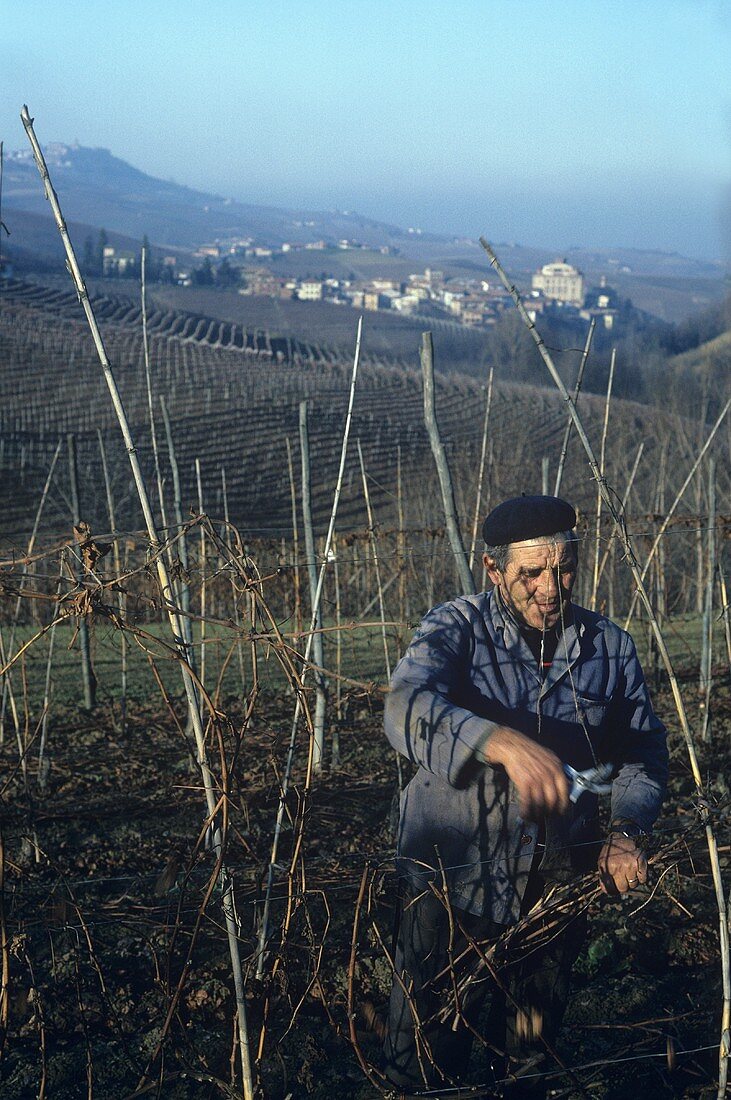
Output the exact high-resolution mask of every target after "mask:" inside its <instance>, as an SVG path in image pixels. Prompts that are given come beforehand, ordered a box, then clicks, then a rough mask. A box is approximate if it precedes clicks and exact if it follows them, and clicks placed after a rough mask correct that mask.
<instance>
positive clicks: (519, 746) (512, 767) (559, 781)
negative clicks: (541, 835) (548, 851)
mask: <svg viewBox="0 0 731 1100" xmlns="http://www.w3.org/2000/svg"><path fill="white" fill-rule="evenodd" d="M483 755H484V757H485V759H486V760H487V762H488V764H500V765H502V767H503V768H505V771H506V772H507V773H508V778H509V779H510V780H512V782H513V783H514V784H515V789H516V790H517V792H518V801H519V803H520V813H521V816H522V817H524V818H525V819H526V820H528V821H537V820H538V818H539V817H541V816H542V815H543V814H547V813H559V814H563V813H566V811H567V810H568V808H569V804H570V803H569V781H568V778H567V776H566V773H565V771H564V770H563V764H562V763H561V761H560V760H559V758H558V757H557V756H556V754H555V752H551V750H550V749H546V748H544V747H543V746H542V745H539V744H538V743H537V742H536V741H531V739H530V737H526V736H525V734H523V733H518V731H517V730H513V729H510V727H509V726H500V727H499V728H498V729H496V730H495V732H494V733H492V734H490V737H489V738H488V740H487V744H486V745H485V747H484V749H483Z"/></svg>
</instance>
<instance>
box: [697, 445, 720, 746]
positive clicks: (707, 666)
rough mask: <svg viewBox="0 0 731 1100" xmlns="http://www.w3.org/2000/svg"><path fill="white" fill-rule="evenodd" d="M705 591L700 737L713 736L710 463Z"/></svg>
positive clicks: (711, 465) (711, 467)
mask: <svg viewBox="0 0 731 1100" xmlns="http://www.w3.org/2000/svg"><path fill="white" fill-rule="evenodd" d="M705 574H706V591H705V598H704V601H703V638H702V648H701V682H700V690H701V694H702V701H701V706H702V708H703V714H702V718H703V721H702V725H701V738H702V739H703V740H704V741H709V740H710V737H711V692H712V688H713V589H714V588H715V586H716V463H715V461H714V459H712V458H711V459H709V461H708V530H707V533H706V569H705Z"/></svg>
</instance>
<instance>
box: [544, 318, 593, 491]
mask: <svg viewBox="0 0 731 1100" xmlns="http://www.w3.org/2000/svg"><path fill="white" fill-rule="evenodd" d="M595 326H596V318H595V317H592V319H591V321H590V322H589V331H588V332H587V334H586V342H585V343H584V350H583V352H582V354H581V362H580V363H579V371H578V374H577V375H576V382H575V383H574V393H573V397H572V398H571V400H572V401H573V403H574V407H575V406H576V403H577V401H578V400H579V394H580V393H581V383H582V382H583V380H584V370H585V368H586V361H587V359H588V358H589V352H590V351H591V341H592V337H593V336H594V328H595ZM573 426H574V422H573V420H572V419H571V415H570V414H569V416H568V418H567V420H566V428H565V429H564V433H563V443H562V444H561V454H560V455H559V458H558V469H557V470H556V484H555V485H554V487H553V495H554V496H556V497H557V496H558V495H559V493H560V492H561V482H562V481H563V470H564V466H565V465H566V455H567V454H568V450H569V440H570V439H571V429H572V428H573Z"/></svg>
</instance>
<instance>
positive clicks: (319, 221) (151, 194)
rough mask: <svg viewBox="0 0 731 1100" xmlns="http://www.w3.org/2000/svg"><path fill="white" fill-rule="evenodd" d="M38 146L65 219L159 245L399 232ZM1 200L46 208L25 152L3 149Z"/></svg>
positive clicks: (114, 160) (369, 239)
mask: <svg viewBox="0 0 731 1100" xmlns="http://www.w3.org/2000/svg"><path fill="white" fill-rule="evenodd" d="M44 151H45V155H46V158H47V162H48V167H49V170H50V172H51V174H52V177H53V181H54V186H55V187H56V190H57V191H58V193H59V195H61V196H62V200H63V206H64V213H65V216H66V217H67V218H68V219H69V220H71V221H80V222H85V223H88V224H91V225H96V226H104V227H105V228H106V229H107V230H109V229H112V230H115V231H116V232H120V233H125V234H127V235H128V236H131V237H136V238H137V239H141V238H142V236H143V235H144V234H145V233H146V234H147V235H148V236H149V237H150V239H151V240H152V241H153V242H154V243H155V244H157V245H159V246H160V247H165V248H174V247H182V248H192V247H196V246H197V245H199V244H201V243H202V242H204V241H211V240H215V239H216V238H220V237H226V236H231V235H232V234H235V235H239V236H254V237H256V238H257V239H260V240H261V241H264V242H272V243H273V242H276V241H282V240H286V239H287V238H289V237H292V236H293V235H296V237H297V239H298V240H300V241H302V242H306V241H316V240H318V239H319V238H320V237H322V236H323V235H327V236H329V237H332V238H334V239H335V240H337V239H339V238H340V237H353V236H358V237H359V238H360V239H361V240H363V242H364V243H378V244H381V243H387V242H388V241H389V240H391V239H395V238H400V237H402V236H403V233H402V231H401V230H399V229H397V228H395V227H393V226H388V225H386V224H384V223H383V222H377V221H374V220H372V219H369V218H363V217H360V216H359V215H357V214H340V213H338V212H328V213H325V212H321V211H307V210H304V211H303V210H287V209H280V208H277V207H269V206H257V205H253V204H250V203H242V202H236V201H235V200H233V199H231V198H223V197H221V196H220V195H212V194H208V193H206V192H203V191H196V190H193V189H192V188H189V187H184V186H181V185H180V184H177V183H174V182H173V181H171V180H160V179H156V178H155V177H154V176H149V175H147V173H145V172H142V171H140V170H139V169H137V168H133V167H132V165H130V164H127V163H126V161H123V160H120V159H119V158H118V157H115V156H113V155H112V153H110V151H109V150H108V149H87V148H85V147H84V146H80V145H65V144H61V143H57V144H51V145H48V146H46V148H45V150H44ZM3 202H4V205H5V208H6V209H7V208H10V209H11V210H12V209H19V210H26V211H30V212H31V213H38V214H42V213H46V212H47V206H46V202H45V199H44V196H43V189H42V187H41V186H40V181H39V177H38V171H37V169H36V166H35V163H34V162H33V158H32V156H31V154H30V152H29V151H26V150H21V151H19V152H15V153H9V154H6V159H5V175H4V181H3Z"/></svg>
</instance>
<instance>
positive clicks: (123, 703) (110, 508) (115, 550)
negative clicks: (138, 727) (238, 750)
mask: <svg viewBox="0 0 731 1100" xmlns="http://www.w3.org/2000/svg"><path fill="white" fill-rule="evenodd" d="M96 434H97V439H98V440H99V454H100V456H101V461H102V474H103V475H104V491H105V493H106V497H107V514H108V516H109V529H110V531H111V535H112V554H113V561H114V575H115V577H120V576H121V575H122V560H121V555H120V553H119V536H118V535H117V523H116V519H115V515H114V498H113V496H112V483H111V481H110V478H109V466H108V464H107V451H106V447H105V446H104V438H103V436H102V431H101V428H97V430H96ZM126 610H127V595H126V593H125V591H124V589H123V588H121V587H120V591H119V613H120V615H121V617H122V620H123V621H124V619H125V613H126ZM120 634H121V638H120V642H121V654H120V656H121V661H122V682H121V692H122V696H121V699H120V715H121V719H122V721H121V726H122V733H124V732H125V731H126V729H127V632H126V630H122V631H121V632H120ZM51 637H52V638H53V635H51Z"/></svg>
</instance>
